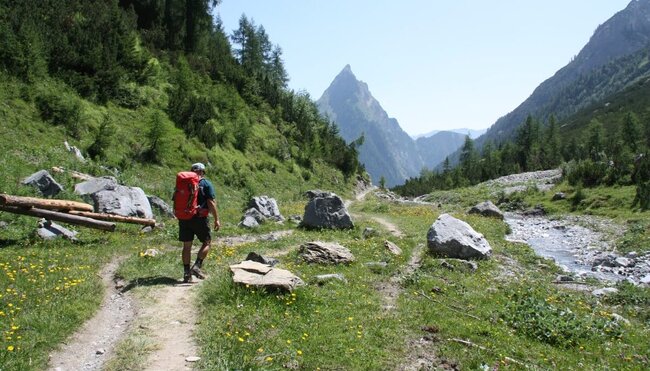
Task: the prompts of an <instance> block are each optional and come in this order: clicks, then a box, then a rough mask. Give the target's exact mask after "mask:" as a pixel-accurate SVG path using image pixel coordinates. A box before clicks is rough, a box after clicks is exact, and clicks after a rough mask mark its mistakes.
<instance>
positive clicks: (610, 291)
mask: <svg viewBox="0 0 650 371" xmlns="http://www.w3.org/2000/svg"><path fill="white" fill-rule="evenodd" d="M617 292H618V289H617V288H615V287H603V288H602V289H597V290H594V291H592V292H591V294H592V295H594V296H599V297H600V296H605V295H610V294H616V293H617Z"/></svg>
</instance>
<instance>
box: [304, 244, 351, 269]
mask: <svg viewBox="0 0 650 371" xmlns="http://www.w3.org/2000/svg"><path fill="white" fill-rule="evenodd" d="M298 254H299V256H300V257H301V258H302V259H303V260H305V261H306V262H308V263H318V264H341V263H343V264H348V263H351V262H353V261H354V259H355V258H354V255H352V252H350V250H349V249H347V248H346V247H343V246H341V245H339V244H337V243H333V242H321V241H314V242H307V243H305V244H302V245H301V246H300V249H299V250H298Z"/></svg>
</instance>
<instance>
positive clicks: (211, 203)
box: [207, 198, 221, 231]
mask: <svg viewBox="0 0 650 371" xmlns="http://www.w3.org/2000/svg"><path fill="white" fill-rule="evenodd" d="M207 201H208V202H207V203H208V210H209V211H210V214H212V217H214V230H215V231H218V230H219V228H221V222H220V221H219V213H217V201H216V200H214V199H212V198H208V200H207Z"/></svg>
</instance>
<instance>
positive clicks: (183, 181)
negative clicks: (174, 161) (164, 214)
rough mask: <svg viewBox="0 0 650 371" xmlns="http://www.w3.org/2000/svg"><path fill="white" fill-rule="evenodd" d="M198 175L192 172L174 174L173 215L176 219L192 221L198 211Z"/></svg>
mask: <svg viewBox="0 0 650 371" xmlns="http://www.w3.org/2000/svg"><path fill="white" fill-rule="evenodd" d="M199 180H201V179H200V178H199V175H198V174H197V173H195V172H193V171H181V172H180V173H178V174H176V190H175V191H174V215H175V216H176V218H177V219H182V220H188V219H192V218H193V217H194V216H195V215H196V213H197V211H198V198H199V197H198V196H199Z"/></svg>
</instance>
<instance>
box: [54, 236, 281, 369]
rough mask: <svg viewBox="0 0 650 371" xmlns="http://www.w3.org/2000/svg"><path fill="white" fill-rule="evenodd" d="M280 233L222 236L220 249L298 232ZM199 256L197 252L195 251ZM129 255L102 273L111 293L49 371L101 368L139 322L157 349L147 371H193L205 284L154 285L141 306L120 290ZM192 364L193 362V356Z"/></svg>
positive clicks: (107, 290)
mask: <svg viewBox="0 0 650 371" xmlns="http://www.w3.org/2000/svg"><path fill="white" fill-rule="evenodd" d="M292 232H293V231H292V230H287V231H276V232H271V233H268V234H264V235H259V236H235V237H219V238H217V239H216V240H215V242H216V244H218V245H227V246H236V245H241V244H245V243H252V242H256V241H260V240H266V241H274V240H277V239H280V238H283V237H285V236H288V235H290V234H291V233H292ZM192 255H196V251H193V252H192ZM123 259H124V257H122V258H119V259H114V260H113V261H111V262H110V263H109V264H107V265H106V266H105V267H104V268H103V269H102V270H101V272H100V276H101V277H102V282H103V284H104V288H105V290H106V294H105V295H104V299H103V301H102V304H101V305H100V308H99V310H98V312H97V313H96V314H95V316H94V317H93V318H91V319H90V320H88V321H87V322H86V323H85V324H84V325H83V326H82V328H81V329H80V330H79V331H77V332H76V333H75V334H74V335H73V336H71V337H70V339H68V340H67V341H66V342H65V343H64V344H63V346H62V347H61V349H59V350H58V351H56V352H53V353H52V354H51V355H50V362H49V363H50V367H49V369H48V370H53V371H69V370H75V371H76V370H101V369H102V368H103V366H104V364H105V362H106V361H107V360H109V359H111V358H112V357H115V345H116V344H117V343H118V342H119V341H120V340H121V339H122V338H123V337H124V336H125V335H126V334H127V330H130V327H131V326H132V325H133V324H134V322H136V320H137V324H138V325H139V326H141V327H144V328H146V329H147V330H148V331H147V333H148V334H150V335H149V336H151V338H152V341H153V342H154V343H155V345H154V348H155V350H154V351H153V352H152V353H151V354H149V356H148V362H147V363H146V364H145V365H142V368H143V369H144V370H152V371H160V370H189V369H191V368H192V363H191V362H188V357H196V356H198V347H197V345H196V343H195V341H194V336H193V334H194V328H195V325H196V323H197V321H198V315H197V307H196V293H197V288H198V287H199V286H200V285H201V282H202V281H201V280H199V279H197V278H194V281H195V283H192V284H182V283H180V281H179V283H178V284H174V282H173V280H172V279H169V284H168V285H159V286H152V287H151V291H150V292H149V293H147V296H148V297H150V298H153V300H151V302H149V301H148V300H141V301H138V302H137V306H138V310H137V311H136V299H135V298H134V297H133V295H132V294H131V291H127V292H124V293H122V292H120V291H118V290H117V289H116V287H115V286H116V285H115V282H114V277H115V272H116V270H117V268H118V267H119V265H120V263H121V262H122V260H123ZM190 360H191V358H190Z"/></svg>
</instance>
